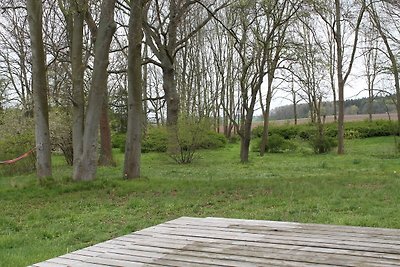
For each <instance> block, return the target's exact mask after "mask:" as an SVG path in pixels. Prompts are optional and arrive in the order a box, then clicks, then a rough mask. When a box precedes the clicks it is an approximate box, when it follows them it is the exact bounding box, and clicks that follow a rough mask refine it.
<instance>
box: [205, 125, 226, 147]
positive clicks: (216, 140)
mask: <svg viewBox="0 0 400 267" xmlns="http://www.w3.org/2000/svg"><path fill="white" fill-rule="evenodd" d="M226 143H227V140H226V137H225V136H224V135H223V134H220V133H217V132H215V131H212V130H209V131H207V132H205V134H204V136H203V137H202V138H200V144H199V147H200V148H205V149H216V148H221V147H225V145H226Z"/></svg>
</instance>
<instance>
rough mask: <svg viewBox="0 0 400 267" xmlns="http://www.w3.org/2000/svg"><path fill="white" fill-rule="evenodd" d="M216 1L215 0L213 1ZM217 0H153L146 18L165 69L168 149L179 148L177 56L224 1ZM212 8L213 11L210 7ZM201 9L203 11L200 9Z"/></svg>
mask: <svg viewBox="0 0 400 267" xmlns="http://www.w3.org/2000/svg"><path fill="white" fill-rule="evenodd" d="M211 2H214V1H211ZM196 5H197V6H199V5H201V6H203V7H205V8H206V9H207V11H204V10H203V12H202V13H205V14H206V16H205V18H204V19H203V20H202V21H201V22H200V23H199V24H197V25H193V26H192V27H191V30H190V31H188V32H186V34H184V35H182V34H180V33H181V29H182V25H184V24H183V23H184V22H187V23H188V24H189V25H191V24H190V23H189V19H190V17H189V14H190V12H193V10H194V7H195V6H196ZM214 6H215V3H211V4H209V5H206V4H204V3H203V2H202V1H184V0H171V1H158V0H156V1H153V2H152V4H151V5H150V6H149V14H150V17H149V18H148V19H146V20H145V23H144V32H145V35H146V44H147V45H148V46H149V47H150V48H151V50H152V52H153V54H154V55H155V56H156V57H157V60H158V61H154V60H152V62H153V63H155V64H156V65H157V66H159V67H160V68H161V69H162V77H163V91H164V93H165V96H164V97H165V100H166V104H167V127H168V132H169V150H170V152H175V151H176V150H177V144H178V140H177V136H176V133H177V125H178V117H179V108H180V98H179V93H178V90H177V81H176V69H175V64H176V56H177V53H178V52H179V50H181V49H182V47H183V46H184V44H185V43H186V42H187V40H189V39H190V38H192V37H193V36H194V35H195V34H196V33H197V32H198V31H199V30H200V29H201V28H202V27H204V25H206V24H207V23H208V21H210V20H211V19H212V18H213V15H214V14H215V13H216V12H218V11H219V10H220V9H222V8H223V7H225V4H224V3H223V4H222V5H220V6H218V7H216V8H214V9H213V7H214ZM211 9H213V11H211ZM195 12H197V14H196V15H197V16H198V15H199V14H201V9H199V8H197V9H196V11H195ZM199 12H200V13H199Z"/></svg>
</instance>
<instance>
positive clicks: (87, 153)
mask: <svg viewBox="0 0 400 267" xmlns="http://www.w3.org/2000/svg"><path fill="white" fill-rule="evenodd" d="M115 1H116V0H103V2H102V5H101V14H100V22H99V28H98V33H97V38H96V44H95V58H94V68H93V75H92V83H91V86H90V92H89V98H88V108H87V112H86V118H85V130H84V135H83V149H82V154H81V156H80V157H79V159H78V165H77V166H76V169H75V170H74V180H93V179H94V178H95V176H96V169H97V140H98V129H99V123H100V115H101V108H102V105H103V100H104V95H105V92H106V90H107V78H108V75H107V67H108V64H109V60H108V56H109V50H110V44H111V40H112V36H113V35H114V32H115V29H116V24H115V22H114V9H115Z"/></svg>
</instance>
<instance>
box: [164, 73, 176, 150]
mask: <svg viewBox="0 0 400 267" xmlns="http://www.w3.org/2000/svg"><path fill="white" fill-rule="evenodd" d="M163 88H164V92H165V99H166V101H167V130H168V152H169V153H176V152H177V150H178V135H177V131H178V120H179V103H180V101H179V100H180V99H179V95H178V91H177V89H176V81H175V69H174V67H173V66H170V67H164V68H163Z"/></svg>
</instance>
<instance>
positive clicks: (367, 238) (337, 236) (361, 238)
mask: <svg viewBox="0 0 400 267" xmlns="http://www.w3.org/2000/svg"><path fill="white" fill-rule="evenodd" d="M162 227H166V228H171V229H172V230H173V231H176V229H180V228H185V229H191V230H207V231H208V230H215V231H223V232H225V233H226V232H232V233H249V234H252V233H253V234H262V235H268V236H276V235H279V236H289V237H290V238H293V237H307V238H329V239H330V240H337V241H340V242H342V241H355V242H363V243H365V242H366V243H368V244H371V245H373V246H376V245H377V246H381V245H384V246H385V247H386V246H387V245H397V246H400V240H398V241H397V240H392V239H384V238H382V237H377V238H376V237H375V236H373V235H368V234H362V235H355V234H353V235H350V234H343V233H336V232H326V231H324V232H317V231H307V232H306V231H303V232H295V231H281V230H279V229H274V230H268V229H267V230H265V229H257V228H256V229H254V228H253V227H249V228H246V227H240V228H230V227H225V228H223V227H214V226H211V225H192V224H187V225H181V224H165V225H162Z"/></svg>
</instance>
